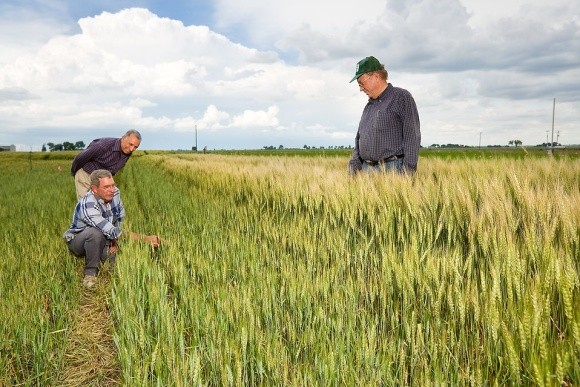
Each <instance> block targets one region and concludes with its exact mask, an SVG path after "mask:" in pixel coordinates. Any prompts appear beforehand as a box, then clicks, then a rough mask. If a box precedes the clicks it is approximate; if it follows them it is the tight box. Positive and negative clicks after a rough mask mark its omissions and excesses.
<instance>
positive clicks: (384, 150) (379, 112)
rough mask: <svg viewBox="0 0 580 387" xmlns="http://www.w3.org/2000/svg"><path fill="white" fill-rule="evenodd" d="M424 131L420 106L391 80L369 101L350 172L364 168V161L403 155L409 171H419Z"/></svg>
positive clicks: (362, 118) (356, 141)
mask: <svg viewBox="0 0 580 387" xmlns="http://www.w3.org/2000/svg"><path fill="white" fill-rule="evenodd" d="M420 145H421V131H420V123H419V113H418V112H417V105H416V104H415V100H414V99H413V96H412V95H411V93H409V92H408V91H407V90H405V89H401V88H399V87H394V86H392V85H391V84H390V83H389V84H388V87H387V88H386V89H385V91H383V93H382V94H381V95H380V96H379V97H378V98H376V99H369V101H368V103H367V104H366V106H365V108H364V110H363V113H362V117H361V120H360V123H359V126H358V131H357V134H356V137H355V144H354V149H353V152H352V157H351V159H350V161H349V163H348V169H349V172H351V173H356V172H357V171H360V170H361V169H362V162H363V160H369V161H381V160H384V159H386V158H389V157H391V156H400V155H404V157H403V168H404V170H405V171H406V172H411V173H412V172H414V171H416V170H417V162H418V159H419V147H420Z"/></svg>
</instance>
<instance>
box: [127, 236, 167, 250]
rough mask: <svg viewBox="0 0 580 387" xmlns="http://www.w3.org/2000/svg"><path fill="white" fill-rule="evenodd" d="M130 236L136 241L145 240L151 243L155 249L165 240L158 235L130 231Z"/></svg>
mask: <svg viewBox="0 0 580 387" xmlns="http://www.w3.org/2000/svg"><path fill="white" fill-rule="evenodd" d="M129 237H130V238H131V240H134V241H145V242H149V243H151V246H153V248H154V249H156V248H158V247H159V246H161V242H165V241H164V240H163V239H161V238H160V237H159V236H158V235H143V234H138V233H136V232H129Z"/></svg>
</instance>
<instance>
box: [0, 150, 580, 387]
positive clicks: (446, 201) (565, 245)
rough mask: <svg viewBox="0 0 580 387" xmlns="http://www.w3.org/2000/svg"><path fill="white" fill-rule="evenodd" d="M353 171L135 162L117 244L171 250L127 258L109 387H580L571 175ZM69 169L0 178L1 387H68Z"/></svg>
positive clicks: (178, 156)
mask: <svg viewBox="0 0 580 387" xmlns="http://www.w3.org/2000/svg"><path fill="white" fill-rule="evenodd" d="M0 156H4V155H0ZM54 157H56V156H54ZM69 157H72V156H69ZM6 160H8V159H7V158H4V159H3V158H0V161H1V162H2V163H3V166H6V165H8V164H7V162H6ZM346 162H347V158H345V157H300V156H288V157H276V156H267V157H264V156H247V155H219V154H211V153H209V154H198V153H192V152H189V153H185V152H184V153H155V152H153V153H150V154H147V152H140V153H139V154H138V155H136V156H134V157H132V159H131V161H130V162H129V163H128V165H127V167H126V168H125V170H124V171H123V172H122V173H121V174H120V175H118V176H116V177H115V180H116V182H117V183H118V185H119V187H120V188H121V191H122V195H123V200H124V202H125V207H126V209H127V213H128V218H127V221H126V222H125V223H126V224H125V227H126V228H127V229H128V230H131V231H135V232H142V233H157V234H159V235H160V236H161V237H162V238H163V239H164V241H165V243H164V244H163V246H162V247H161V248H160V249H159V250H157V251H155V250H152V249H151V248H150V247H148V246H146V245H142V244H138V243H126V244H124V245H123V246H122V251H121V253H120V255H119V257H118V260H117V267H116V269H115V272H114V273H112V274H111V278H110V285H109V286H108V287H105V290H104V291H103V295H102V298H103V302H104V303H105V304H106V305H107V308H108V310H109V311H110V315H111V319H112V327H113V328H112V333H111V335H112V340H113V342H114V347H115V349H116V354H115V356H116V359H117V363H118V367H119V377H118V381H117V383H118V384H120V385H127V386H134V385H143V386H145V385H163V386H166V385H168V386H169V385H171V386H190V385H236V386H238V385H301V386H302V385H383V386H388V385H393V386H395V385H396V386H398V385H441V384H446V385H474V386H479V385H505V384H509V385H578V384H579V383H580V362H579V354H580V308H578V307H577V305H578V303H579V302H580V281H579V273H580V263H579V252H580V232H579V227H578V225H579V224H580V206H579V205H578V203H580V186H579V182H580V160H579V159H577V158H561V159H548V158H523V159H509V158H502V157H493V158H485V159H476V158H474V159H446V158H438V157H430V158H424V159H421V161H420V167H419V171H418V173H417V174H416V175H415V176H414V177H413V178H408V177H401V176H396V175H390V174H388V175H383V174H362V175H358V176H356V177H349V176H348V175H347V173H346ZM69 163H70V160H66V159H64V160H59V159H55V158H53V155H51V157H48V158H47V159H37V160H26V159H25V158H24V157H21V159H17V160H14V161H13V162H11V164H10V165H16V166H19V167H18V168H17V169H16V170H14V169H13V168H2V177H3V181H7V179H8V180H11V181H14V182H15V183H14V184H10V185H8V186H6V185H3V187H2V188H1V191H0V192H2V196H3V197H4V198H7V199H8V201H12V203H11V204H10V205H9V204H3V205H2V206H1V207H0V214H1V215H2V218H3V219H9V220H8V224H9V227H7V229H8V231H6V230H5V231H4V233H3V234H2V235H3V237H4V243H3V249H5V250H4V251H3V255H4V257H6V258H7V259H4V260H3V261H2V263H1V264H0V265H1V266H0V274H1V275H2V279H3V281H2V285H0V291H2V297H0V303H1V304H0V307H1V308H2V310H5V311H7V312H6V313H7V314H6V315H7V316H9V317H8V318H4V317H3V319H4V322H5V324H3V327H2V331H1V333H2V338H3V339H2V344H0V345H1V346H0V385H1V384H2V381H4V384H7V385H11V384H18V383H23V384H32V385H34V384H41V385H47V384H48V385H57V384H58V381H59V380H63V379H62V374H63V367H64V365H63V363H64V361H63V359H64V358H65V356H64V355H63V353H64V352H65V350H64V348H66V347H67V342H69V341H70V335H71V333H70V325H71V324H72V321H73V318H74V316H75V313H76V312H75V310H76V308H77V306H78V302H79V301H78V300H79V298H80V297H81V296H80V295H81V294H82V289H80V280H79V278H80V277H79V276H80V274H79V273H80V271H82V262H81V261H78V260H74V259H72V258H71V257H70V255H69V254H68V253H67V251H66V247H65V246H64V244H63V243H62V241H61V240H60V239H59V238H60V235H61V234H62V232H63V231H64V229H66V227H67V226H68V222H69V221H70V216H71V214H72V208H73V206H74V189H73V183H72V178H71V177H70V176H67V175H66V173H64V174H62V173H58V172H56V166H57V165H61V164H62V165H63V166H65V165H66V167H67V168H65V169H68V167H69V165H70V164H69ZM21 185H25V188H22V187H21ZM4 201H5V202H6V201H7V200H6V199H5V200H4ZM31 240H32V241H34V242H33V243H31ZM25 257H26V259H24V258H25ZM5 278H8V279H9V280H8V281H5V280H4V279H5Z"/></svg>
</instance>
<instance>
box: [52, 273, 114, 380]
mask: <svg viewBox="0 0 580 387" xmlns="http://www.w3.org/2000/svg"><path fill="white" fill-rule="evenodd" d="M110 294H111V281H110V275H109V274H108V273H102V275H100V276H99V280H98V282H97V284H96V285H95V286H94V287H93V288H91V289H84V288H83V289H82V290H81V297H80V302H79V308H78V310H77V313H76V316H75V317H74V321H73V324H72V326H71V328H70V329H71V332H70V333H69V335H70V336H69V340H68V345H67V348H66V352H65V354H64V358H63V368H62V373H61V376H60V380H59V383H58V385H59V386H86V385H90V386H118V385H120V384H121V382H120V380H121V376H120V375H121V372H120V367H119V364H118V362H117V353H116V348H115V344H114V342H113V336H112V330H113V322H112V319H111V315H110V313H109V308H108V302H109V297H110Z"/></svg>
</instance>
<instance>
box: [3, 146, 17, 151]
mask: <svg viewBox="0 0 580 387" xmlns="http://www.w3.org/2000/svg"><path fill="white" fill-rule="evenodd" d="M0 152H16V145H0Z"/></svg>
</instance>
